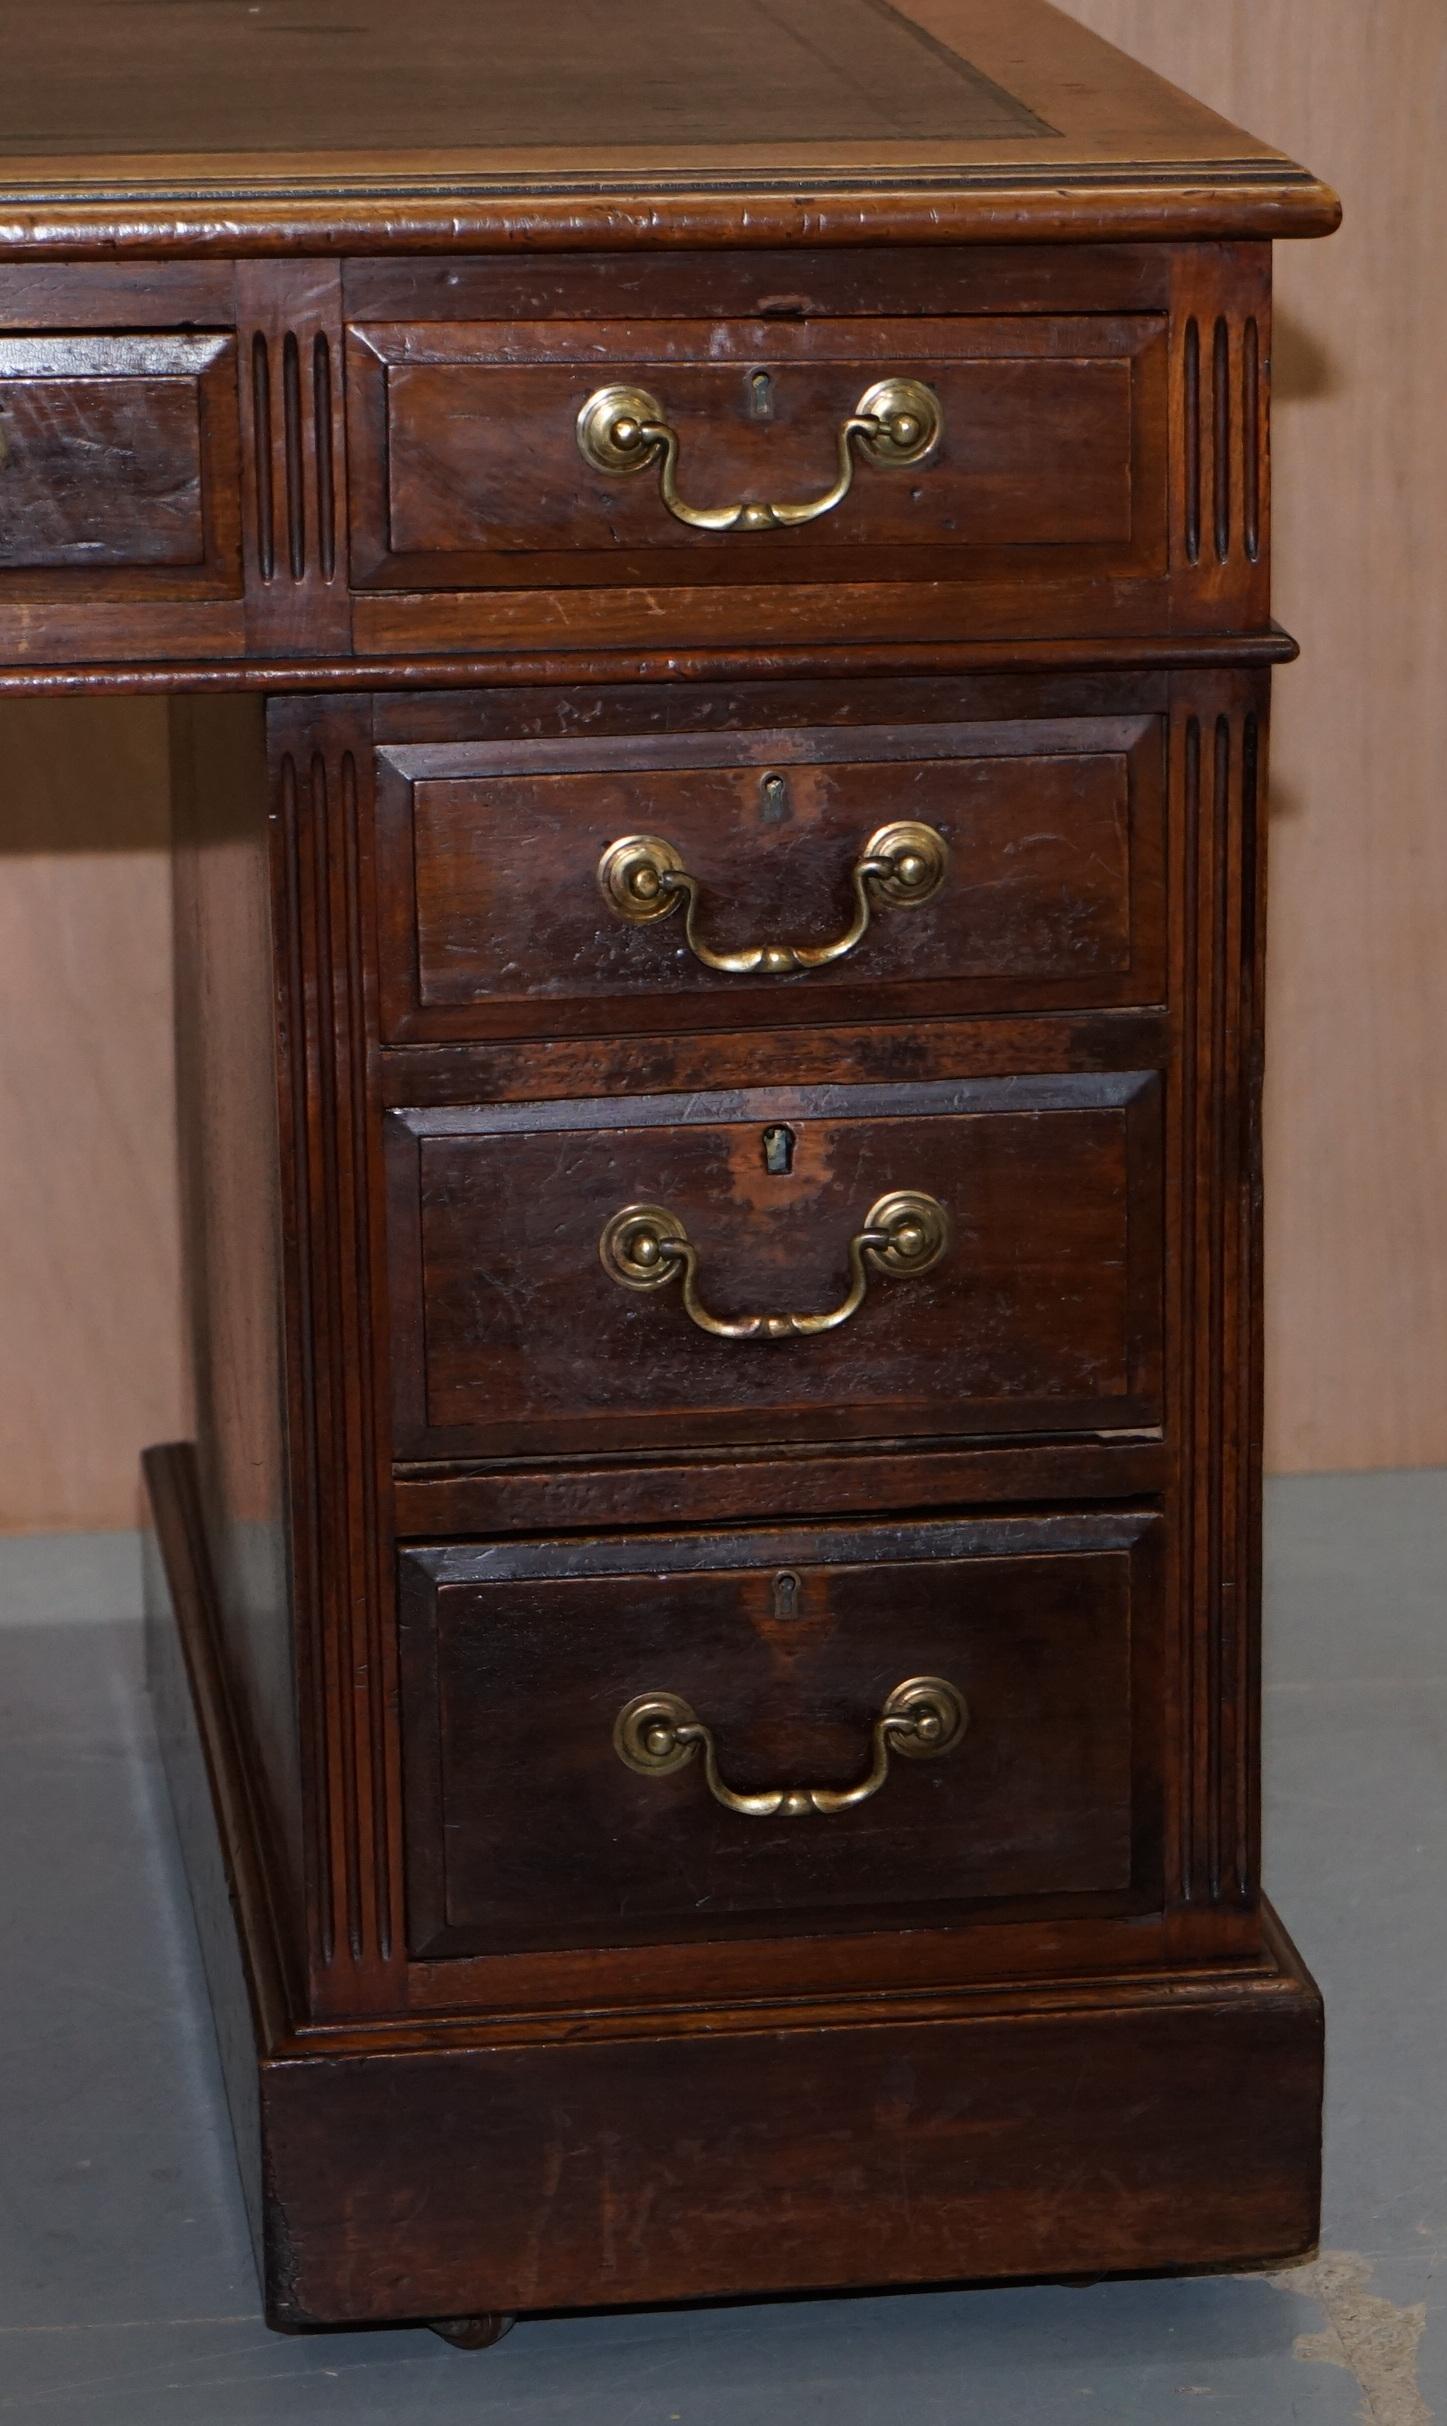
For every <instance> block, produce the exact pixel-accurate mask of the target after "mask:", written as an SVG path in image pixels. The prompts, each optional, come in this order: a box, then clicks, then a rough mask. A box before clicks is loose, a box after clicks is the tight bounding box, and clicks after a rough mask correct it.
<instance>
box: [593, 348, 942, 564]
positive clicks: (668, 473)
mask: <svg viewBox="0 0 1447 2426" xmlns="http://www.w3.org/2000/svg"><path fill="white" fill-rule="evenodd" d="M943 430H944V413H943V411H942V409H941V406H940V400H939V398H938V396H937V395H936V394H935V392H934V389H933V388H931V387H926V386H925V383H924V381H923V380H922V379H879V380H876V381H875V383H874V385H873V386H872V387H869V388H866V389H865V391H864V394H863V395H862V396H861V397H860V399H859V402H858V404H857V405H856V406H855V408H854V410H853V412H852V413H850V414H849V415H848V416H847V417H846V418H845V419H844V420H843V421H842V422H841V423H840V424H839V427H838V429H837V431H836V433H835V450H836V470H835V475H834V479H833V482H832V483H831V485H830V486H829V487H828V488H827V489H825V490H824V491H823V492H822V494H821V495H819V496H817V497H808V498H805V499H804V500H803V501H802V502H801V503H798V504H793V505H788V504H775V505H768V504H750V503H748V502H747V501H742V500H741V501H740V502H739V503H738V504H737V505H708V506H705V505H688V504H686V503H685V501H684V499H683V498H682V497H681V496H680V495H679V493H678V451H679V435H678V431H677V429H676V428H675V427H674V424H673V423H672V422H671V421H670V420H669V419H668V416H667V414H666V413H665V411H664V408H663V406H662V405H661V404H660V403H659V401H658V398H657V397H656V396H655V395H654V394H653V393H652V391H651V390H650V389H648V388H643V387H600V388H597V389H595V390H594V392H593V394H592V395H591V396H590V397H589V398H588V400H587V403H586V404H585V405H584V406H583V409H582V411H581V412H580V413H579V415H578V451H579V453H580V454H581V456H582V458H583V461H584V462H585V463H586V464H588V465H589V466H590V467H591V469H592V470H593V471H595V472H604V473H607V474H608V475H609V476H610V477H613V478H617V477H620V476H624V475H626V474H628V473H631V472H642V471H646V470H648V468H649V466H650V465H653V464H656V465H657V467H658V492H659V495H660V497H661V498H662V500H663V503H664V505H665V506H666V507H667V509H668V511H669V513H670V514H671V515H672V516H673V518H674V520H675V522H682V523H686V524H687V526H688V528H689V529H690V530H693V531H779V530H791V529H794V528H796V527H797V525H798V524H800V523H803V522H817V521H818V520H819V519H820V517H821V515H824V514H832V513H833V511H834V509H835V507H836V506H839V505H842V504H843V503H844V500H845V498H846V497H847V496H848V494H849V492H850V489H851V488H852V487H853V485H854V468H855V463H856V460H857V458H856V452H855V450H856V447H857V448H858V450H859V452H860V453H862V454H863V455H864V456H865V457H866V458H867V459H868V461H869V462H871V463H873V464H875V465H877V466H878V467H879V468H880V469H881V470H885V471H888V470H893V469H898V468H901V467H905V466H908V465H910V464H914V463H923V461H924V459H925V457H926V455H928V454H930V453H932V452H933V450H934V448H935V447H936V446H938V444H939V441H940V437H941V434H942V432H943Z"/></svg>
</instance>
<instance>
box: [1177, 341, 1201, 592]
mask: <svg viewBox="0 0 1447 2426" xmlns="http://www.w3.org/2000/svg"><path fill="white" fill-rule="evenodd" d="M1182 354H1183V370H1182V382H1181V386H1182V429H1181V460H1182V479H1183V482H1184V486H1185V517H1186V530H1185V538H1186V560H1187V562H1188V563H1190V564H1199V563H1200V561H1201V324H1200V322H1199V320H1197V319H1195V318H1194V317H1192V318H1191V319H1189V320H1188V321H1187V322H1186V329H1185V336H1184V338H1183V340H1182Z"/></svg>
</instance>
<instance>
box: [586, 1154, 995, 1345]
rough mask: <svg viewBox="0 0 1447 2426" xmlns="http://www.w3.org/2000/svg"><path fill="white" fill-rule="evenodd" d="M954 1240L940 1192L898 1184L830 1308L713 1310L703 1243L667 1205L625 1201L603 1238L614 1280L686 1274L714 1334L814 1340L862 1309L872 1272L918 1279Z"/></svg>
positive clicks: (872, 1212)
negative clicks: (730, 1313) (701, 1285)
mask: <svg viewBox="0 0 1447 2426" xmlns="http://www.w3.org/2000/svg"><path fill="white" fill-rule="evenodd" d="M949 1243H950V1222H949V1215H948V1214H947V1213H946V1211H945V1209H944V1206H943V1205H942V1204H940V1203H939V1202H938V1201H937V1199H936V1198H934V1197H933V1196H923V1195H920V1194H919V1193H918V1192H917V1191H915V1190H913V1189H896V1190H895V1191H894V1192H893V1193H892V1194H890V1195H888V1196H881V1197H880V1198H879V1200H878V1202H877V1203H875V1204H873V1205H871V1206H870V1208H869V1211H868V1212H867V1213H866V1215H865V1217H864V1227H863V1228H862V1229H861V1230H857V1231H856V1232H855V1234H854V1236H853V1237H852V1238H851V1239H850V1241H849V1288H848V1292H847V1294H846V1295H845V1296H844V1297H843V1298H842V1299H841V1300H840V1302H839V1304H838V1305H837V1306H831V1307H829V1309H828V1310H827V1312H825V1313H823V1314H744V1315H739V1316H737V1317H736V1318H734V1319H732V1320H730V1319H728V1318H726V1317H724V1316H721V1315H717V1314H710V1313H709V1311H708V1308H707V1307H706V1306H705V1305H704V1303H703V1301H702V1299H701V1297H700V1295H699V1289H698V1249H697V1248H696V1247H695V1245H694V1243H693V1241H692V1239H691V1238H690V1237H689V1235H688V1232H687V1230H686V1229H685V1228H684V1225H683V1223H682V1222H681V1221H680V1219H679V1217H678V1215H677V1214H676V1213H672V1212H670V1211H669V1209H668V1207H667V1206H666V1205H624V1206H623V1207H622V1208H621V1210H620V1211H619V1212H617V1213H615V1214H614V1215H613V1218H612V1220H611V1221H610V1222H609V1223H608V1224H607V1226H606V1228H605V1229H604V1232H603V1235H602V1237H601V1238H600V1239H599V1241H598V1254H599V1258H600V1260H601V1262H602V1265H603V1269H604V1271H605V1272H606V1273H607V1274H608V1277H609V1279H610V1280H615V1281H617V1282H618V1284H619V1286H620V1287H622V1288H625V1289H660V1288H664V1287H666V1286H667V1285H668V1283H669V1282H670V1281H674V1280H680V1279H681V1280H682V1282H683V1305H684V1311H685V1313H686V1314H687V1315H688V1318H689V1321H690V1322H692V1323H694V1324H696V1326H697V1328H698V1329H699V1330H700V1331H706V1332H707V1333H708V1334H709V1336H710V1338H712V1339H745V1340H780V1339H808V1338H812V1337H813V1336H814V1335H815V1334H816V1333H818V1332H820V1331H837V1330H838V1329H839V1328H840V1325H841V1324H843V1323H847V1322H849V1321H850V1320H851V1319H852V1317H853V1316H854V1315H856V1314H857V1313H858V1312H859V1309H860V1307H861V1306H862V1305H863V1303H864V1300H865V1298H866V1296H867V1295H868V1292H869V1277H870V1274H871V1272H879V1273H883V1274H884V1275H885V1276H886V1277H887V1278H888V1279H890V1280H914V1279H917V1278H918V1277H919V1275H920V1274H921V1273H924V1272H928V1271H931V1270H932V1269H933V1267H934V1266H935V1265H936V1264H937V1263H938V1262H939V1260H940V1257H941V1256H942V1255H943V1254H944V1252H945V1249H946V1248H947V1247H948V1245H949Z"/></svg>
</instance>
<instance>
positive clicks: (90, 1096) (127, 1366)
mask: <svg viewBox="0 0 1447 2426" xmlns="http://www.w3.org/2000/svg"><path fill="white" fill-rule="evenodd" d="M168 822H169V812H168V806H167V778H166V713H165V709H164V707H161V706H158V705H155V704H153V703H150V702H125V701H110V700H84V701H80V700H61V701H38V700H23V701H9V702H0V1036H3V1039H4V1046H3V1052H0V1309H3V1328H0V1338H3V1342H4V1347H3V1354H0V1530H10V1531H28V1530H32V1529H33V1530H42V1529H46V1528H50V1527H54V1528H55V1529H57V1530H67V1529H81V1530H84V1529H88V1528H95V1529H104V1528H107V1527H111V1526H123V1525H131V1524H134V1523H135V1521H136V1457H137V1455H138V1453H139V1450H140V1448H141V1446H142V1444H143V1443H144V1442H146V1441H148V1440H165V1439H171V1438H174V1437H175V1435H176V1433H177V1431H178V1430H179V1429H180V1428H181V1426H182V1423H183V1420H184V1417H183V1405H182V1394H181V1354H180V1275H179V1256H178V1220H177V1204H176V1145H175V1114H174V1103H173V1080H172V1061H171V909H170V882H169V876H168V871H167V859H166V845H167V827H168Z"/></svg>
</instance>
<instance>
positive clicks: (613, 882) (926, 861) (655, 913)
mask: <svg viewBox="0 0 1447 2426" xmlns="http://www.w3.org/2000/svg"><path fill="white" fill-rule="evenodd" d="M949 857H950V853H949V845H948V843H947V842H946V841H945V838H944V836H943V834H939V833H937V832H936V831H935V828H934V827H933V826H927V825H919V824H917V823H916V822H915V821H914V819H912V818H901V819H899V820H898V821H897V822H896V823H895V824H893V825H887V826H879V827H877V828H876V830H875V832H874V833H872V834H871V835H870V837H869V839H868V841H867V842H866V843H865V845H864V848H863V850H862V851H861V852H860V854H859V857H858V858H857V859H856V860H855V862H854V866H853V868H852V869H851V871H850V882H851V884H852V885H853V888H854V916H853V918H852V919H851V920H850V923H849V925H848V927H847V928H846V929H845V931H844V933H843V934H842V935H840V936H837V937H836V938H835V940H834V942H833V943H820V944H794V943H761V944H751V945H749V946H747V947H746V948H745V949H744V950H742V951H738V952H715V951H714V950H713V949H712V948H711V946H710V945H708V944H706V943H705V942H704V941H703V939H702V937H701V936H700V935H699V932H698V918H699V882H698V878H697V877H696V876H692V875H690V874H689V871H688V869H687V868H686V867H685V866H684V864H683V860H682V858H681V856H680V854H679V852H678V851H677V850H676V849H675V847H674V845H673V844H672V843H671V842H665V841H664V840H663V838H662V836H661V835H658V834H624V835H621V836H620V837H619V839H618V841H617V842H610V843H609V845H608V848H607V850H606V851H605V852H604V853H603V856H602V858H601V859H600V861H599V862H598V882H599V884H600V886H601V887H602V891H603V898H604V900H605V901H606V902H608V904H609V905H610V907H611V908H613V909H614V910H616V911H617V912H618V914H619V916H620V917H621V918H627V919H630V920H632V921H633V922H634V924H636V925H644V924H647V923H648V922H649V921H651V920H653V919H656V918H667V917H668V916H669V915H670V913H671V912H672V911H674V910H676V909H677V908H678V905H679V903H680V902H685V903H686V904H687V914H686V916H685V919H684V929H683V932H684V938H685V940H686V942H687V944H688V948H689V950H690V951H691V952H692V954H693V956H694V958H695V960H699V961H702V963H703V965H704V967H705V968H706V969H721V970H722V971H723V972H724V974H725V975H726V976H729V977H754V976H763V977H788V976H793V975H795V974H797V973H798V972H799V971H800V970H807V969H823V968H827V967H828V965H829V963H830V961H832V960H843V958H844V957H845V955H846V953H849V952H852V951H853V950H854V948H855V946H856V944H859V943H862V941H863V940H864V937H865V935H866V933H867V932H868V928H869V920H870V915H871V913H872V911H873V909H874V906H875V904H876V903H881V904H886V905H888V907H890V908H891V909H897V910H911V909H917V908H918V907H919V905H920V904H921V903H922V902H926V901H928V900H930V899H931V897H932V896H933V895H934V894H935V893H937V892H938V891H939V888H940V886H941V885H942V884H943V882H944V879H945V871H946V869H947V868H948V866H949Z"/></svg>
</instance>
